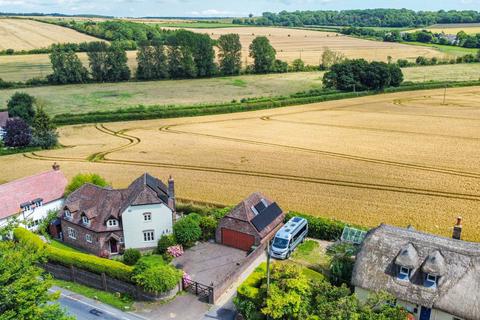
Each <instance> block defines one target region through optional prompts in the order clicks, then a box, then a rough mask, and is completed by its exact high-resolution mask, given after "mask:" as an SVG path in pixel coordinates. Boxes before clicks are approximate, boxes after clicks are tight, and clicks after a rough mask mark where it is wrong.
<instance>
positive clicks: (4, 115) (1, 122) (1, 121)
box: [0, 111, 8, 127]
mask: <svg viewBox="0 0 480 320" xmlns="http://www.w3.org/2000/svg"><path fill="white" fill-rule="evenodd" d="M7 120H8V112H7V111H4V112H0V127H5V125H6V124H7Z"/></svg>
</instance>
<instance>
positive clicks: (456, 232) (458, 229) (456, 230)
mask: <svg viewBox="0 0 480 320" xmlns="http://www.w3.org/2000/svg"><path fill="white" fill-rule="evenodd" d="M452 238H453V239H457V240H462V217H457V223H456V224H455V226H454V227H453V234H452Z"/></svg>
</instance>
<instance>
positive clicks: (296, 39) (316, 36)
mask: <svg viewBox="0 0 480 320" xmlns="http://www.w3.org/2000/svg"><path fill="white" fill-rule="evenodd" d="M188 30H191V31H194V32H199V33H207V34H209V35H210V36H211V37H212V38H213V39H217V38H218V37H219V36H221V35H222V34H228V33H238V34H239V35H240V40H241V42H242V47H243V59H244V60H245V61H247V62H248V63H252V61H251V58H249V57H248V47H249V46H250V43H251V42H252V40H253V39H254V38H255V37H257V36H267V37H268V38H269V39H270V42H271V43H272V45H273V47H274V48H275V49H276V50H277V57H278V58H279V59H281V60H285V61H288V62H292V61H293V60H295V59H298V58H300V57H301V58H302V60H304V61H305V63H306V64H311V65H318V64H319V63H320V57H321V55H322V52H323V51H324V49H325V47H328V48H330V49H332V50H335V51H338V52H342V53H343V54H345V55H346V56H347V57H349V58H365V59H367V60H378V61H387V57H388V56H391V57H393V59H394V60H397V59H410V60H414V59H416V58H417V57H418V56H425V57H434V56H436V57H443V56H444V54H442V53H440V52H439V51H437V50H435V49H433V48H427V47H419V46H411V45H406V44H399V43H388V42H380V41H370V40H364V39H357V38H352V37H348V36H345V35H341V34H338V33H333V32H321V31H310V30H298V29H286V28H269V27H238V28H219V29H211V30H208V31H207V30H205V29H195V28H189V29H188Z"/></svg>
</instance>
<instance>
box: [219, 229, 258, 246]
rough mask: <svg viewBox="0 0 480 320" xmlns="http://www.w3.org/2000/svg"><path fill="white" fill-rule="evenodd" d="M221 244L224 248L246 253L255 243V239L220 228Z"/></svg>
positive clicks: (248, 235)
mask: <svg viewBox="0 0 480 320" xmlns="http://www.w3.org/2000/svg"><path fill="white" fill-rule="evenodd" d="M222 243H223V244H224V245H226V246H230V247H234V248H238V249H242V250H245V251H248V250H250V248H251V247H252V246H253V244H254V243H255V238H254V237H253V236H252V235H250V234H246V233H242V232H238V231H235V230H230V229H224V228H222Z"/></svg>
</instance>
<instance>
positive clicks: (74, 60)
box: [48, 45, 88, 84]
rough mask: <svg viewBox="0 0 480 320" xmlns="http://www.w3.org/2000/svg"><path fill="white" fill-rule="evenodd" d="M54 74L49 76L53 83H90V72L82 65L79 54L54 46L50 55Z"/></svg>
mask: <svg viewBox="0 0 480 320" xmlns="http://www.w3.org/2000/svg"><path fill="white" fill-rule="evenodd" d="M50 62H51V63H52V69H53V73H52V74H51V75H49V76H48V81H49V82H51V83H58V84H65V83H85V82H87V81H88V70H87V68H85V67H84V66H83V65H82V62H81V61H80V59H79V58H78V56H77V54H76V53H75V52H74V51H73V50H70V49H65V48H64V47H63V46H60V45H53V46H52V53H51V54H50Z"/></svg>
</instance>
